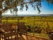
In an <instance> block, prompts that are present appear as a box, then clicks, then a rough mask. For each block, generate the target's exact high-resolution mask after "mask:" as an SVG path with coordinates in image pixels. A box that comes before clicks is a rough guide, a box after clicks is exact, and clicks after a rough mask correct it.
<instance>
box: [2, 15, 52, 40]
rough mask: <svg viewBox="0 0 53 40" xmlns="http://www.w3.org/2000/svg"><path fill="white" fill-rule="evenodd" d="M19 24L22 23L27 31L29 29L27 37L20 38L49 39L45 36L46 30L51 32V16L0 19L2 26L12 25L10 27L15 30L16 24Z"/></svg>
mask: <svg viewBox="0 0 53 40" xmlns="http://www.w3.org/2000/svg"><path fill="white" fill-rule="evenodd" d="M20 22H22V23H24V24H25V26H26V27H29V29H30V30H28V31H27V36H26V35H23V36H22V37H23V38H24V39H25V40H26V39H28V40H30V39H31V38H32V39H33V38H35V39H33V40H36V39H39V40H49V39H50V38H49V35H48V34H47V30H49V29H50V31H52V32H53V16H46V17H44V16H30V17H27V16H25V17H19V18H18V17H3V18H2V24H10V25H13V26H11V27H12V28H13V29H16V26H18V23H20ZM14 24H15V25H14ZM5 27H6V26H5ZM36 27H37V28H36ZM9 28H10V26H9V27H8V29H9ZM38 28H39V29H38ZM36 29H37V31H36ZM40 29H41V30H40ZM20 30H21V29H20ZM39 30H40V31H39ZM23 31H24V30H23ZM15 37H16V36H15V35H14V38H15ZM19 37H21V36H19ZM27 37H28V38H27ZM44 38H45V39H44Z"/></svg>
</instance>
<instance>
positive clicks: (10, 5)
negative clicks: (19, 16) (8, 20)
mask: <svg viewBox="0 0 53 40" xmlns="http://www.w3.org/2000/svg"><path fill="white" fill-rule="evenodd" d="M42 1H43V0H28V2H25V0H0V23H1V14H2V13H3V12H5V11H7V10H8V9H9V10H10V12H11V13H13V12H15V13H17V11H18V8H17V6H20V10H21V11H22V10H23V8H24V5H25V7H26V11H27V9H28V4H31V6H32V7H33V8H34V9H35V8H37V10H38V13H40V12H41V10H40V7H41V2H42ZM46 1H47V2H49V3H53V0H46ZM35 2H37V4H36V5H34V3H35ZM35 6H36V7H35Z"/></svg>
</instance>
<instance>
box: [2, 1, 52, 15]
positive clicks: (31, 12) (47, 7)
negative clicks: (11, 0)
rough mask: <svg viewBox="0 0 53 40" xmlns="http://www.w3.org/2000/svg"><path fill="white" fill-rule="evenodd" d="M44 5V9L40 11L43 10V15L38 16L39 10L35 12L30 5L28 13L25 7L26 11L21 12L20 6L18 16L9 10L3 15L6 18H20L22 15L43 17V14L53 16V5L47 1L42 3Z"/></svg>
mask: <svg viewBox="0 0 53 40" xmlns="http://www.w3.org/2000/svg"><path fill="white" fill-rule="evenodd" d="M41 3H42V7H41V8H40V10H41V13H39V14H38V10H37V8H36V9H35V10H34V9H33V8H32V6H31V5H30V4H29V6H28V7H29V9H28V10H27V11H26V10H25V7H24V9H23V11H20V10H19V8H20V6H18V10H19V11H18V12H17V14H16V13H14V14H13V13H10V11H9V10H8V11H7V12H5V13H3V14H2V15H3V16H4V15H13V16H14V15H18V16H20V15H22V16H26V15H34V16H35V15H41V14H47V15H48V14H53V4H52V5H51V4H48V3H47V2H46V1H43V2H41Z"/></svg>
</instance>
